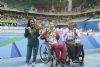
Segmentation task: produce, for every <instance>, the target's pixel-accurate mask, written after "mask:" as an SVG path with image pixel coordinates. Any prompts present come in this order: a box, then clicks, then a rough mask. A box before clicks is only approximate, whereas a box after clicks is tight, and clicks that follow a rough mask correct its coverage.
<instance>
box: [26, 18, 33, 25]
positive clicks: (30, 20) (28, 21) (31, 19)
mask: <svg viewBox="0 0 100 67" xmlns="http://www.w3.org/2000/svg"><path fill="white" fill-rule="evenodd" d="M31 20H33V19H29V20H28V23H27V27H30V21H31ZM33 21H34V20H33Z"/></svg>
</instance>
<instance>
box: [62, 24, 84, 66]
mask: <svg viewBox="0 0 100 67" xmlns="http://www.w3.org/2000/svg"><path fill="white" fill-rule="evenodd" d="M63 37H64V38H63V39H65V42H66V45H67V56H68V64H70V59H71V60H72V61H73V62H79V61H80V60H79V56H80V54H81V52H82V60H81V61H82V62H83V60H84V50H83V46H82V45H81V43H80V37H79V32H78V29H75V24H74V23H73V22H69V23H68V28H67V29H66V30H64V31H63Z"/></svg>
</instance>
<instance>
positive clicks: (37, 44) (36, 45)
mask: <svg viewBox="0 0 100 67" xmlns="http://www.w3.org/2000/svg"><path fill="white" fill-rule="evenodd" d="M34 45H35V46H34V47H33V60H32V62H36V57H37V53H38V48H39V43H38V42H37V43H34Z"/></svg>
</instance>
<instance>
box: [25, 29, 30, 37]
mask: <svg viewBox="0 0 100 67" xmlns="http://www.w3.org/2000/svg"><path fill="white" fill-rule="evenodd" d="M29 30H30V28H29V27H27V28H25V33H24V37H25V38H27V37H29V34H30V33H29V32H30V31H29Z"/></svg>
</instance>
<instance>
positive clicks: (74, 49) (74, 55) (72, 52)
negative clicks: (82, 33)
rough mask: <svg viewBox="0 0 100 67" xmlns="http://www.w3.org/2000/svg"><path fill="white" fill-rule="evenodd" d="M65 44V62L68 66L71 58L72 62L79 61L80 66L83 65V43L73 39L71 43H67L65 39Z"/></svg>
mask: <svg viewBox="0 0 100 67" xmlns="http://www.w3.org/2000/svg"><path fill="white" fill-rule="evenodd" d="M66 45H67V55H66V58H67V60H66V63H67V65H68V66H70V62H71V60H72V62H73V63H79V64H80V66H83V65H84V49H83V45H81V43H76V42H75V41H73V43H68V42H67V41H66Z"/></svg>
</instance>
